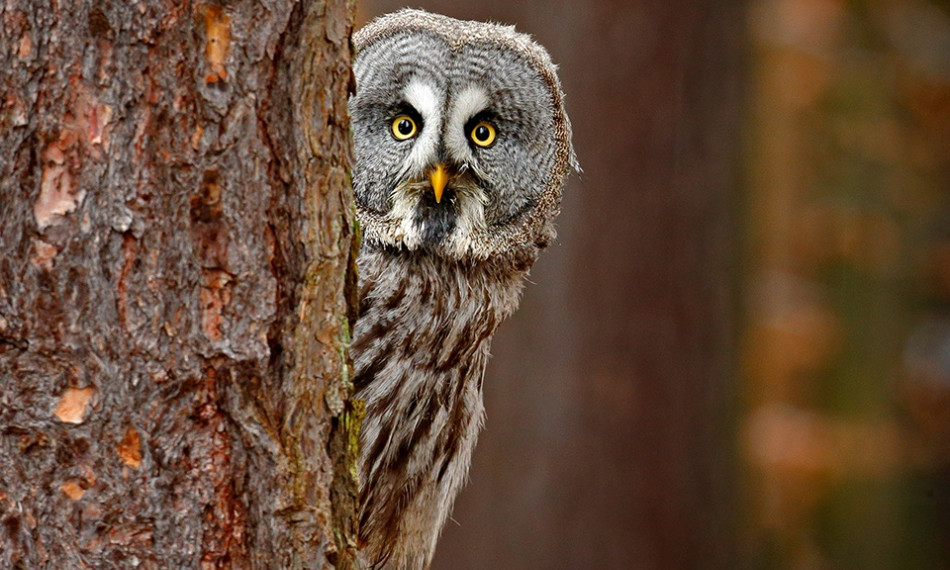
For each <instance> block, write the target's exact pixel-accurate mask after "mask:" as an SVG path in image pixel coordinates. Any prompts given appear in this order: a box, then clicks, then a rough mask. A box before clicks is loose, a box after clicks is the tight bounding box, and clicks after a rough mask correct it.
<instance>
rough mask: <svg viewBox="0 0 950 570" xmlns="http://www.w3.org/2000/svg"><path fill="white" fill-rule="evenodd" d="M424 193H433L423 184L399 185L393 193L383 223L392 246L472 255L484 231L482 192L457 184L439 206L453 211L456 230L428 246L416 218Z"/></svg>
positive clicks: (484, 201) (469, 185)
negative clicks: (391, 205) (387, 230)
mask: <svg viewBox="0 0 950 570" xmlns="http://www.w3.org/2000/svg"><path fill="white" fill-rule="evenodd" d="M425 192H432V188H431V186H429V184H428V183H426V182H411V183H407V184H401V185H400V186H399V187H397V188H396V190H395V191H394V192H393V194H392V203H393V207H392V209H391V210H390V211H389V213H388V214H387V215H386V218H385V220H384V225H385V227H387V228H389V232H387V233H388V234H389V236H388V237H389V238H390V240H391V243H392V244H393V245H402V246H403V247H405V248H406V249H408V250H409V251H414V250H416V249H419V248H421V247H423V246H425V245H428V246H434V248H435V249H436V250H441V251H443V252H445V253H446V254H448V255H451V256H453V257H459V258H461V257H470V256H472V255H475V253H476V250H475V245H476V237H477V236H478V235H483V234H484V232H485V227H486V226H485V205H486V204H487V203H488V200H487V198H486V196H485V193H484V192H483V191H482V189H481V188H479V187H478V186H477V185H475V184H472V183H469V184H460V185H458V186H456V187H453V190H452V191H451V194H452V195H451V197H450V196H449V195H446V196H445V197H443V199H442V204H441V206H443V207H449V208H451V207H454V209H455V227H454V228H453V229H452V231H451V232H450V233H448V234H447V235H446V236H445V237H444V238H442V239H441V240H439V241H438V242H436V243H429V244H426V243H425V228H424V227H423V226H422V225H420V224H419V222H418V216H417V214H418V211H419V203H420V201H421V200H422V199H423V193H425ZM447 194H449V193H448V192H447ZM447 200H450V202H447Z"/></svg>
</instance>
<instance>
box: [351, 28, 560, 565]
mask: <svg viewBox="0 0 950 570" xmlns="http://www.w3.org/2000/svg"><path fill="white" fill-rule="evenodd" d="M354 44H355V47H356V50H357V56H356V59H355V62H354V66H353V67H354V73H355V77H356V91H355V93H354V95H353V96H352V97H351V99H350V114H351V117H352V121H353V129H354V141H355V157H356V161H355V167H354V175H353V188H354V192H355V195H356V203H357V217H358V219H359V221H360V224H361V227H362V235H363V243H362V246H361V251H360V254H359V259H358V265H359V273H360V277H359V296H360V308H359V314H360V316H359V319H358V320H357V322H356V327H355V330H354V334H353V344H352V355H353V359H354V365H355V376H354V383H355V388H356V396H357V397H358V398H363V399H365V402H366V417H365V419H364V422H363V430H362V434H361V438H360V445H361V449H360V460H361V464H360V548H361V560H362V562H363V564H364V565H366V566H367V567H371V568H389V569H400V570H402V569H405V570H410V569H412V570H418V569H422V568H427V567H428V566H429V564H430V561H431V559H432V555H433V553H434V551H435V544H436V540H437V539H438V536H439V532H440V531H441V529H442V525H443V523H444V522H445V520H446V517H447V516H448V515H449V512H450V510H451V507H452V504H453V502H454V501H455V496H456V495H457V494H458V492H459V490H460V488H461V487H462V485H463V484H464V482H465V480H466V478H467V474H468V467H469V463H470V461H471V456H472V450H473V448H474V446H475V439H476V437H477V435H478V432H479V430H480V428H481V425H482V421H483V410H484V408H483V405H482V377H483V374H484V371H485V365H486V363H487V361H488V356H489V344H490V342H491V338H492V335H493V334H494V333H495V329H496V328H497V327H498V324H499V323H501V322H502V321H503V320H504V319H505V318H507V317H508V316H509V315H511V314H512V312H514V310H515V309H516V308H517V305H518V301H519V298H520V296H521V290H522V285H523V282H524V279H525V276H526V275H527V272H528V269H529V268H530V267H531V265H532V264H533V263H534V260H535V258H536V257H537V255H538V252H539V251H540V250H541V249H543V248H544V247H545V246H546V245H548V243H549V242H550V241H551V240H552V239H553V238H554V229H553V220H554V218H555V216H556V215H557V214H558V211H559V208H560V202H561V189H562V186H563V184H564V179H565V177H566V176H567V175H568V173H569V172H570V171H571V170H573V169H576V163H575V159H574V153H573V149H572V147H571V128H570V123H569V121H568V118H567V115H566V114H565V112H564V106H563V102H562V97H563V96H562V93H561V88H560V84H559V82H558V79H557V76H556V75H555V68H554V65H553V64H552V63H551V60H550V57H549V56H548V54H547V52H546V51H545V50H544V48H542V47H541V46H539V45H538V44H536V43H535V42H533V41H532V40H531V39H530V38H529V37H528V36H526V35H523V34H520V33H517V32H515V31H514V28H511V27H505V26H500V25H495V24H484V23H479V22H464V21H459V20H454V19H451V18H448V17H445V16H439V15H435V14H430V13H427V12H422V11H418V10H402V11H400V12H396V13H393V14H390V15H388V16H383V17H381V18H379V19H376V20H375V21H373V22H372V23H370V24H369V25H368V26H366V27H365V28H363V29H362V30H360V31H359V32H358V33H357V34H356V35H355V37H354Z"/></svg>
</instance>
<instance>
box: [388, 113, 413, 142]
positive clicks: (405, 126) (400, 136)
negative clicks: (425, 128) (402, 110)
mask: <svg viewBox="0 0 950 570" xmlns="http://www.w3.org/2000/svg"><path fill="white" fill-rule="evenodd" d="M417 131H418V128H416V122H415V121H413V120H412V117H410V116H409V115H399V116H398V117H396V120H394V121H393V136H394V137H396V140H397V141H404V140H408V139H411V138H412V137H414V136H416V132H417Z"/></svg>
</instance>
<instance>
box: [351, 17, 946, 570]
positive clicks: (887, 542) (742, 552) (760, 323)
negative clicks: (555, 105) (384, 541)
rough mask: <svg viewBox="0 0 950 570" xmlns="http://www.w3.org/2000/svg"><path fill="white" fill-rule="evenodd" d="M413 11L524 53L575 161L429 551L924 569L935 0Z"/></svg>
mask: <svg viewBox="0 0 950 570" xmlns="http://www.w3.org/2000/svg"><path fill="white" fill-rule="evenodd" d="M403 5H404V4H403V3H402V2H398V1H390V0H360V1H358V2H357V9H358V20H359V22H360V23H362V22H365V21H366V20H367V19H369V18H372V17H373V16H375V15H378V14H382V13H385V12H388V11H391V10H394V9H397V8H399V7H402V6H403ZM411 5H412V6H413V7H422V8H426V9H429V10H432V11H437V12H442V13H445V14H448V15H450V16H455V17H458V18H465V19H479V20H493V21H499V22H505V23H512V24H516V25H517V27H518V28H519V29H520V30H521V31H523V32H527V33H530V34H531V35H533V36H534V37H535V38H536V39H537V40H538V41H539V42H541V43H542V44H543V45H545V46H546V47H547V48H548V49H549V51H550V52H551V54H552V57H553V59H554V60H555V61H556V62H557V63H559V64H560V74H561V80H562V82H563V86H564V90H565V91H566V93H567V107H568V112H569V114H570V116H571V118H572V120H573V123H574V142H575V147H576V150H577V154H578V157H579V159H580V161H581V164H582V166H583V167H584V173H583V175H581V176H579V177H574V178H573V179H572V180H571V182H570V184H569V186H568V188H567V190H566V193H565V200H564V205H563V214H562V216H561V217H560V219H559V236H560V239H559V243H558V244H557V245H555V246H554V247H552V248H550V249H549V250H548V251H546V252H545V254H544V255H543V256H542V258H541V260H540V261H539V262H538V264H537V265H536V266H535V269H534V270H533V272H532V275H531V282H532V283H531V284H529V286H528V288H527V290H526V293H525V297H524V301H523V303H522V308H521V310H520V312H519V313H518V314H517V315H516V316H515V318H514V319H512V320H511V321H510V322H508V323H506V324H505V325H503V326H502V328H501V330H500V332H499V334H498V335H497V336H496V338H495V342H494V346H493V352H494V358H493V361H492V363H491V365H490V367H489V370H488V376H487V379H486V383H485V391H486V395H485V396H486V407H487V410H488V421H487V428H486V430H485V432H484V433H483V435H482V438H481V440H480V442H479V447H478V449H477V450H476V453H475V460H474V465H473V468H472V471H471V480H472V481H471V484H470V485H469V486H468V487H467V488H466V490H465V491H463V493H462V495H461V497H460V499H459V500H458V502H457V505H456V509H455V512H454V516H453V520H452V521H450V522H449V524H448V525H447V527H446V530H445V532H444V534H443V539H442V542H441V544H440V547H439V549H438V551H437V555H436V560H435V568H436V569H437V570H449V569H487V568H497V569H502V570H505V569H591V568H597V569H628V568H629V569H679V568H688V569H718V568H749V569H760V568H761V569H772V568H775V569H812V568H814V569H826V568H827V569H839V568H841V569H869V570H876V569H939V568H950V0H864V1H858V0H853V1H845V0H748V1H747V2H739V1H733V0H723V1H720V2H709V1H703V0H662V1H660V0H533V1H523V2H515V1H513V0H483V1H480V2H473V1H470V0H464V1H463V0H433V1H424V0H416V1H414V2H413V3H412V4H411Z"/></svg>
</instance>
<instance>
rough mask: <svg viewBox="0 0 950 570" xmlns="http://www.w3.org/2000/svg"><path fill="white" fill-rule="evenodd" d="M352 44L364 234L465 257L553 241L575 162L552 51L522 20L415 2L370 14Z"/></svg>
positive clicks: (370, 240) (519, 252) (520, 250)
mask: <svg viewBox="0 0 950 570" xmlns="http://www.w3.org/2000/svg"><path fill="white" fill-rule="evenodd" d="M354 44H355V47H356V50H357V56H356V59H355V61H354V64H353V69H354V74H355V77H356V91H355V94H354V95H353V96H352V97H351V99H350V104H349V108H350V114H351V117H352V121H353V129H354V141H355V153H356V161H355V167H354V177H353V188H354V193H355V195H356V203H357V214H358V217H359V220H360V222H361V224H362V228H363V239H364V243H365V244H370V245H372V246H375V247H383V248H389V249H393V250H395V251H408V252H422V253H424V254H431V255H437V256H442V257H445V258H448V259H451V260H460V261H461V260H475V261H477V260H485V259H489V258H495V257H504V256H512V255H514V256H516V257H518V256H523V255H524V254H525V253H526V252H536V251H537V250H538V249H540V248H541V247H544V246H545V245H546V244H547V243H548V242H549V241H550V240H551V239H552V237H553V235H554V231H553V224H552V221H553V219H554V217H555V216H556V215H557V213H558V210H559V208H560V202H561V189H562V187H563V185H564V180H565V177H566V176H567V174H568V173H569V172H570V171H571V170H572V169H576V168H577V167H576V161H575V158H574V152H573V149H572V147H571V127H570V122H569V120H568V117H567V114H566V113H565V111H564V105H563V94H562V93H561V88H560V84H559V82H558V79H557V76H556V74H555V67H554V65H553V64H552V63H551V59H550V57H549V56H548V54H547V52H546V51H545V50H544V48H542V47H541V46H539V45H538V44H537V43H535V42H534V41H532V40H531V38H529V37H528V36H526V35H524V34H520V33H517V32H515V30H514V28H513V27H507V26H500V25H496V24H486V23H481V22H466V21H459V20H455V19H452V18H448V17H445V16H440V15H436V14H430V13H428V12H423V11H419V10H402V11H399V12H395V13H393V14H390V15H387V16H383V17H381V18H379V19H377V20H375V21H373V22H372V23H370V24H369V25H367V26H366V27H364V28H363V29H362V30H360V31H359V32H358V33H357V34H356V36H355V37H354ZM532 259H533V255H532Z"/></svg>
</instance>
